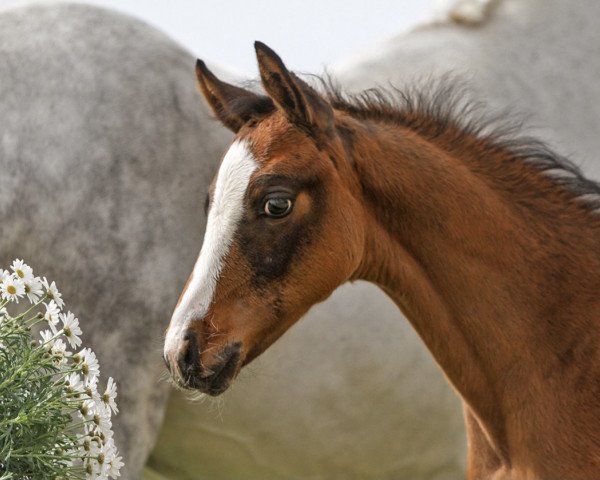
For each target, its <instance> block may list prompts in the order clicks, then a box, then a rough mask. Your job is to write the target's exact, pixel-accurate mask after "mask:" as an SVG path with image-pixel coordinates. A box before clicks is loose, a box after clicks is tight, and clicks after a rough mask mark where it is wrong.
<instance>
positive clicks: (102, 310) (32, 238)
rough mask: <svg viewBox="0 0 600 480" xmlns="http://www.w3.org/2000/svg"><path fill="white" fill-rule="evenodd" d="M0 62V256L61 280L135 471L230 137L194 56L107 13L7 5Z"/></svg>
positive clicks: (159, 401) (151, 435) (160, 396)
mask: <svg viewBox="0 0 600 480" xmlns="http://www.w3.org/2000/svg"><path fill="white" fill-rule="evenodd" d="M0 59H1V61H0V142H1V149H0V219H1V220H0V264H2V265H4V266H6V265H7V263H8V261H9V259H11V258H13V257H19V258H24V259H25V260H26V262H28V263H30V265H31V266H32V267H33V268H34V270H35V271H36V272H37V273H38V274H43V275H46V276H48V278H51V279H53V280H56V282H57V284H58V286H59V289H60V290H61V291H62V292H63V298H64V299H65V300H66V305H67V307H68V308H69V309H71V310H72V311H73V312H76V314H77V315H78V316H79V318H80V320H81V324H82V328H83V330H84V336H83V340H84V342H85V344H86V345H89V346H92V347H93V349H94V350H95V351H96V353H97V355H98V358H99V360H100V364H101V371H102V374H103V379H104V381H106V379H107V378H108V376H109V375H112V376H113V377H115V378H116V380H117V382H118V386H119V393H118V404H119V407H120V410H121V413H120V414H119V415H118V416H117V417H116V418H115V419H114V426H115V433H116V436H117V445H118V446H119V447H120V449H121V451H122V453H123V454H124V456H125V460H126V462H127V469H126V475H125V476H124V477H125V478H128V479H131V478H138V477H139V475H140V471H141V468H142V465H143V464H144V462H145V460H146V458H147V456H148V454H149V452H150V450H151V448H152V446H153V444H154V442H155V438H156V434H157V432H158V429H159V427H160V424H161V422H162V418H163V414H164V408H165V405H166V402H167V393H168V390H169V389H168V385H167V384H166V383H165V382H161V383H159V382H158V379H159V375H160V372H161V368H162V360H161V351H162V336H163V332H164V330H165V328H166V325H167V321H168V318H169V316H170V314H171V311H172V308H173V305H174V302H175V300H176V298H177V295H178V291H179V290H180V288H181V284H182V281H183V280H184V279H185V277H186V274H187V273H188V270H189V268H190V265H192V263H193V262H194V258H195V255H196V254H197V251H196V250H197V249H198V245H199V244H200V243H201V241H202V232H203V222H204V219H203V217H204V214H203V208H202V207H203V202H204V195H205V192H206V183H207V181H208V179H209V178H210V177H211V175H212V173H213V170H214V168H215V166H216V163H217V161H218V158H219V155H220V152H221V151H222V149H223V147H224V146H225V144H226V142H227V139H228V138H229V135H228V134H227V133H226V132H225V131H224V130H223V129H221V128H220V127H219V126H218V125H217V124H216V123H215V122H212V121H211V120H209V118H208V116H207V114H206V113H204V112H205V111H204V110H203V106H202V105H201V101H200V99H199V98H198V97H197V95H196V93H195V91H194V89H195V87H194V79H193V70H192V67H193V62H192V59H191V57H190V55H189V54H188V53H186V52H184V51H183V50H181V49H180V48H178V47H177V46H176V45H175V44H174V43H173V42H171V41H170V40H169V39H167V38H166V37H165V36H164V35H162V34H160V33H159V32H157V31H155V30H154V29H151V28H149V27H148V26H146V25H145V24H142V23H140V22H138V21H134V20H132V19H131V18H128V17H124V16H121V15H118V14H116V13H111V12H107V11H103V10H98V9H96V8H91V7H86V6H59V5H53V6H44V7H28V8H23V9H17V10H14V11H7V12H5V13H2V14H0Z"/></svg>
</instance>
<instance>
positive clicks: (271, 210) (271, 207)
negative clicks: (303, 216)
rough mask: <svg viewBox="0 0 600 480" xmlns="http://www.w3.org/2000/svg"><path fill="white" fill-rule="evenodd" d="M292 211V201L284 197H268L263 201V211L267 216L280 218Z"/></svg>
mask: <svg viewBox="0 0 600 480" xmlns="http://www.w3.org/2000/svg"><path fill="white" fill-rule="evenodd" d="M291 211H292V201H291V200H290V199H289V198H285V197H274V198H269V199H268V200H267V201H266V202H265V213H266V214H267V215H268V216H269V217H273V218H280V217H285V216H286V215H287V214H288V213H290V212H291Z"/></svg>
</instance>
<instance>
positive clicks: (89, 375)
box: [78, 348, 100, 385]
mask: <svg viewBox="0 0 600 480" xmlns="http://www.w3.org/2000/svg"><path fill="white" fill-rule="evenodd" d="M78 356H79V361H80V363H79V368H80V370H81V373H82V374H83V378H84V379H85V383H86V384H87V385H94V384H96V382H97V381H98V375H99V374H100V366H99V365H98V359H97V358H96V354H95V353H94V352H92V349H91V348H84V349H83V350H81V351H80V352H79V353H78Z"/></svg>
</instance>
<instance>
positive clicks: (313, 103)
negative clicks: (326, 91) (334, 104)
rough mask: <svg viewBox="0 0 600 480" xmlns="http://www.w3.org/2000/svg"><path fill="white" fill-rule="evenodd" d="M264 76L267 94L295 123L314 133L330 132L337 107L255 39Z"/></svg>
mask: <svg viewBox="0 0 600 480" xmlns="http://www.w3.org/2000/svg"><path fill="white" fill-rule="evenodd" d="M254 48H255V49H256V58H257V59H258V69H259V71H260V78H261V80H262V84H263V87H264V89H265V90H266V92H267V94H268V95H269V96H270V97H271V99H272V100H273V102H275V105H276V106H277V107H278V108H279V109H280V110H282V111H283V112H284V113H285V114H286V116H287V118H288V119H289V120H290V121H291V122H292V123H294V124H296V125H298V126H300V127H303V128H305V129H308V130H309V132H310V133H312V134H317V133H319V132H324V133H328V134H330V133H331V132H332V129H333V109H332V108H331V105H330V104H329V102H327V100H325V99H324V98H323V97H321V95H319V93H318V92H317V91H315V90H314V89H313V88H312V87H311V86H310V85H308V84H307V83H306V82H304V81H303V80H301V79H300V78H298V77H297V76H296V75H295V74H294V73H293V72H290V71H288V69H287V68H286V67H285V65H284V64H283V62H282V61H281V58H279V56H278V55H277V54H276V53H275V52H274V51H273V50H271V49H270V48H269V47H267V46H266V45H265V44H264V43H262V42H254Z"/></svg>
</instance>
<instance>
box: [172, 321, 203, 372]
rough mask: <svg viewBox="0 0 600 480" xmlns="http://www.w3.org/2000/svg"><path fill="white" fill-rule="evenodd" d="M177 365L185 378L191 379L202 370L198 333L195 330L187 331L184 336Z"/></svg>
mask: <svg viewBox="0 0 600 480" xmlns="http://www.w3.org/2000/svg"><path fill="white" fill-rule="evenodd" d="M177 364H178V365H179V369H180V370H181V373H182V374H183V376H184V377H190V376H192V375H195V374H197V373H198V370H199V368H200V352H199V351H198V342H197V340H196V333H195V332H194V331H193V330H187V331H186V332H185V334H184V335H183V342H182V347H181V350H180V351H179V356H178V359H177Z"/></svg>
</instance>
